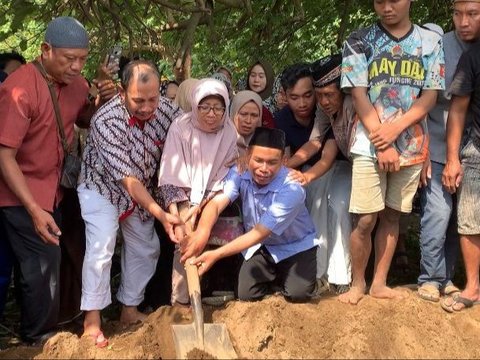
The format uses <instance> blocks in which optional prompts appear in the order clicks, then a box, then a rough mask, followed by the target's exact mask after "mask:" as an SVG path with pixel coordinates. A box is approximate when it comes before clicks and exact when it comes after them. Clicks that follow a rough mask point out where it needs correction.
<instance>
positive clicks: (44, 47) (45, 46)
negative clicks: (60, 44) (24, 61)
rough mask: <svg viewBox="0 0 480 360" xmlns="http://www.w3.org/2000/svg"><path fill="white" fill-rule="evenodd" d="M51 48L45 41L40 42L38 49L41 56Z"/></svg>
mask: <svg viewBox="0 0 480 360" xmlns="http://www.w3.org/2000/svg"><path fill="white" fill-rule="evenodd" d="M51 50H52V46H51V45H50V44H49V43H47V42H42V44H41V45H40V51H41V52H42V56H46V55H47V54H48V53H49V52H50V51H51Z"/></svg>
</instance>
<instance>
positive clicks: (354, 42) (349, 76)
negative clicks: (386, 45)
mask: <svg viewBox="0 0 480 360" xmlns="http://www.w3.org/2000/svg"><path fill="white" fill-rule="evenodd" d="M342 57H343V60H342V77H341V87H342V89H343V88H352V87H368V61H367V56H366V49H365V44H364V42H363V41H362V38H361V34H360V32H359V31H355V32H353V33H352V34H351V35H350V36H349V37H348V39H347V40H346V41H345V43H344V45H343V52H342Z"/></svg>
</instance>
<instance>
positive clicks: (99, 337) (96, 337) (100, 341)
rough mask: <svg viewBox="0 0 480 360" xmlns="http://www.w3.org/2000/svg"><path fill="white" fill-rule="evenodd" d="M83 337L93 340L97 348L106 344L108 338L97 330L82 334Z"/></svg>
mask: <svg viewBox="0 0 480 360" xmlns="http://www.w3.org/2000/svg"><path fill="white" fill-rule="evenodd" d="M83 337H87V338H90V339H92V340H93V341H94V344H95V346H96V347H97V348H99V349H102V348H104V347H106V346H108V339H107V338H106V337H105V336H104V335H103V332H101V331H98V332H97V333H95V334H83V335H82V338H83Z"/></svg>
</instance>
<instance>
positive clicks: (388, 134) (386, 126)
mask: <svg viewBox="0 0 480 360" xmlns="http://www.w3.org/2000/svg"><path fill="white" fill-rule="evenodd" d="M401 132H402V128H401V127H400V126H399V122H392V123H383V124H381V125H380V126H379V127H378V128H377V129H376V130H375V131H373V132H372V133H370V136H369V138H370V141H371V142H372V144H373V145H374V146H375V148H376V149H377V150H386V149H387V148H388V147H389V146H390V145H391V144H392V143H393V142H394V141H395V140H397V138H398V136H399V135H400V134H401Z"/></svg>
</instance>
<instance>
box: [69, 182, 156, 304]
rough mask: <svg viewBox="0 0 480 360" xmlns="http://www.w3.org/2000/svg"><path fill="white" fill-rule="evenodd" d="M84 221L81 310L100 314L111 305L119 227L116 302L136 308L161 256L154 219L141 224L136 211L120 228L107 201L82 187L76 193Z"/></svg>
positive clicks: (116, 216)
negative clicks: (118, 278)
mask: <svg viewBox="0 0 480 360" xmlns="http://www.w3.org/2000/svg"><path fill="white" fill-rule="evenodd" d="M77 191H78V197H79V200H80V207H81V212H82V218H83V220H84V221H85V234H86V240H87V243H86V249H85V258H84V260H83V269H82V300H81V305H80V309H81V310H87V311H88V310H101V309H103V308H105V307H107V306H108V305H110V304H111V302H112V299H111V291H110V268H111V266H112V256H113V253H114V250H115V243H116V239H117V232H118V228H119V225H120V227H121V230H122V234H123V244H122V252H121V269H122V273H121V281H120V287H119V289H118V293H117V299H118V300H119V301H120V302H121V303H122V304H124V305H127V306H137V305H139V304H140V303H141V302H142V300H143V296H144V293H145V287H146V286H147V283H148V281H149V280H150V278H151V277H152V276H153V274H154V272H155V268H156V266H157V261H158V257H159V255H160V241H159V240H158V237H157V234H156V232H155V229H154V226H153V223H154V219H153V218H150V219H149V220H147V221H145V222H143V221H142V220H141V218H140V215H139V213H138V208H136V209H135V210H134V212H133V213H132V214H131V215H130V216H128V217H127V218H126V219H124V220H123V221H121V222H120V224H119V220H118V218H119V213H118V210H117V208H116V207H115V206H113V205H112V204H111V203H110V201H108V200H107V199H106V198H104V197H103V196H101V195H100V194H99V193H98V192H96V191H93V190H89V189H87V188H86V187H85V184H81V185H80V186H79V187H78V189H77Z"/></svg>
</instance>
